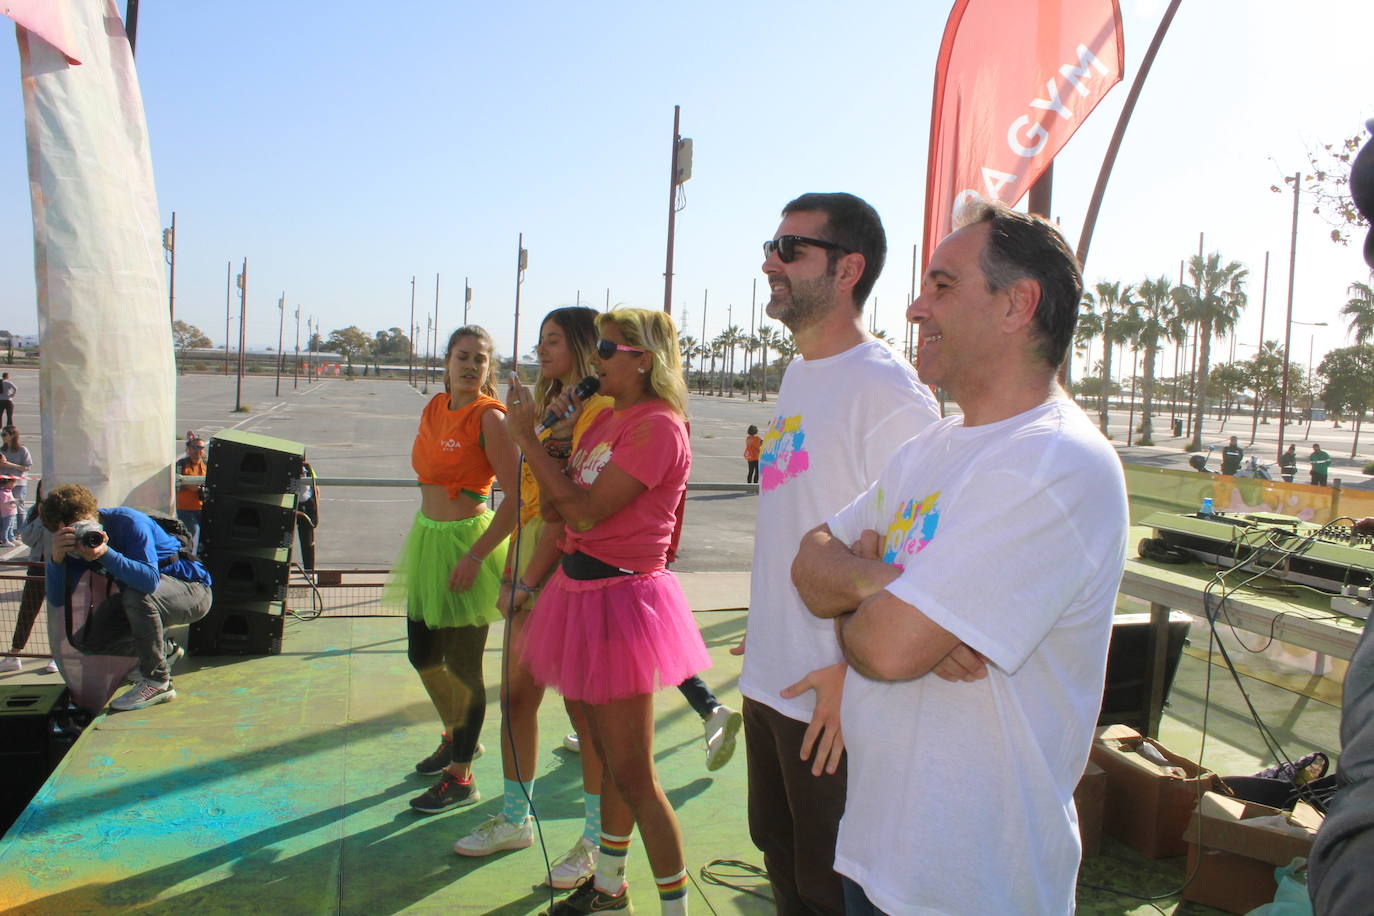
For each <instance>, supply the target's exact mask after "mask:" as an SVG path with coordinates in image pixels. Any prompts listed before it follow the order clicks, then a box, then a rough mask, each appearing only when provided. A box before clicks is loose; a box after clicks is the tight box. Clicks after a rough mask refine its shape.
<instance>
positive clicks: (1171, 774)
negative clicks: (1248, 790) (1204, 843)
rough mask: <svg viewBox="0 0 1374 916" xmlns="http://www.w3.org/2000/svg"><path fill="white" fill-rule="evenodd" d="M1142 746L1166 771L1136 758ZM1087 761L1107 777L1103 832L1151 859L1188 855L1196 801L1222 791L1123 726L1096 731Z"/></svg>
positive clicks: (1188, 764) (1179, 759)
mask: <svg viewBox="0 0 1374 916" xmlns="http://www.w3.org/2000/svg"><path fill="white" fill-rule="evenodd" d="M1142 743H1148V744H1150V745H1152V746H1153V747H1154V749H1155V750H1157V751H1158V752H1159V754H1160V755H1161V756H1162V757H1163V758H1164V759H1165V760H1166V761H1167V765H1166V766H1160V765H1158V764H1156V763H1152V762H1150V761H1149V760H1147V759H1145V758H1144V757H1142V756H1141V755H1140V754H1139V753H1137V752H1136V748H1138V747H1139V746H1140V745H1141V744H1142ZM1118 745H1120V746H1118ZM1089 759H1090V760H1091V761H1092V762H1093V763H1095V764H1097V765H1098V766H1100V767H1101V768H1102V769H1103V770H1105V771H1106V773H1107V797H1106V802H1105V804H1104V806H1103V810H1102V829H1103V830H1105V831H1106V832H1107V833H1108V834H1110V835H1111V836H1114V837H1116V838H1117V839H1119V840H1121V841H1122V842H1123V843H1126V844H1127V845H1129V846H1131V847H1133V848H1135V849H1136V850H1138V851H1139V852H1140V853H1141V854H1142V855H1144V856H1147V857H1148V858H1151V859H1158V858H1162V857H1164V856H1181V855H1183V854H1184V853H1186V852H1187V851H1188V845H1187V844H1186V843H1185V842H1184V840H1183V830H1184V828H1185V827H1187V826H1188V818H1189V817H1190V816H1192V813H1193V809H1194V807H1196V805H1197V800H1198V797H1199V796H1200V795H1201V794H1202V793H1203V792H1205V791H1207V790H1209V789H1214V788H1220V781H1219V780H1218V779H1217V777H1216V775H1215V774H1213V773H1210V772H1206V771H1204V770H1202V769H1201V768H1200V767H1199V766H1198V765H1197V764H1196V763H1194V762H1193V761H1191V760H1189V759H1187V758H1186V757H1180V756H1179V755H1177V754H1175V753H1174V752H1172V751H1170V750H1169V749H1168V748H1166V747H1164V746H1163V745H1161V744H1160V743H1159V742H1157V741H1155V740H1153V739H1151V738H1145V737H1142V736H1141V734H1140V733H1139V732H1137V731H1136V730H1135V729H1133V728H1129V727H1127V726H1125V725H1108V726H1106V727H1104V728H1099V729H1098V730H1097V734H1096V737H1095V738H1094V740H1093V746H1092V752H1091V754H1090V757H1089ZM1180 772H1181V774H1182V775H1179V773H1180Z"/></svg>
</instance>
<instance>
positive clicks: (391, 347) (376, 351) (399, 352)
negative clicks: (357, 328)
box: [372, 328, 410, 358]
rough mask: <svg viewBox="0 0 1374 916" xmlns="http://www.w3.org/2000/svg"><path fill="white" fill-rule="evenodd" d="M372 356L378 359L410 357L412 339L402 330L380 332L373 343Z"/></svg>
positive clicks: (393, 329)
mask: <svg viewBox="0 0 1374 916" xmlns="http://www.w3.org/2000/svg"><path fill="white" fill-rule="evenodd" d="M372 354H373V356H376V357H398V358H404V357H407V356H409V355H410V338H409V337H407V336H406V332H405V331H403V330H401V329H400V328H390V329H388V330H385V331H378V332H377V334H376V336H375V337H374V339H373V342H372Z"/></svg>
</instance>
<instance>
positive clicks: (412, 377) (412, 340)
mask: <svg viewBox="0 0 1374 916" xmlns="http://www.w3.org/2000/svg"><path fill="white" fill-rule="evenodd" d="M406 334H407V336H408V337H410V355H409V356H408V357H407V358H408V359H409V360H410V368H409V370H408V371H407V373H406V376H407V378H409V379H410V387H412V388H414V387H415V278H414V277H413V276H412V277H411V278H410V326H409V327H407V328H406Z"/></svg>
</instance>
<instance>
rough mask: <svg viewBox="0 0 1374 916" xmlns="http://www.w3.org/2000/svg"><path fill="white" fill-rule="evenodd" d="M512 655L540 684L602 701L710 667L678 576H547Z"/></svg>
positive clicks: (578, 697)
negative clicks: (514, 655) (515, 656)
mask: <svg viewBox="0 0 1374 916" xmlns="http://www.w3.org/2000/svg"><path fill="white" fill-rule="evenodd" d="M516 650H517V651H518V652H519V653H520V655H521V660H522V661H523V662H524V663H525V666H526V667H527V668H529V670H530V672H531V673H532V674H533V675H534V677H535V679H536V680H538V681H539V682H540V683H543V684H549V685H551V686H553V687H555V688H556V689H557V690H558V692H559V693H561V694H562V695H563V696H565V697H567V698H568V699H570V700H580V701H582V702H584V703H593V704H598V705H600V704H603V703H610V702H612V701H614V700H621V699H624V698H626V697H632V696H639V695H641V694H646V693H653V692H654V691H656V690H658V689H660V688H662V687H676V686H677V685H678V684H680V683H682V682H683V681H685V680H686V679H687V678H689V677H691V676H692V675H694V674H696V673H697V672H699V671H704V670H706V669H707V668H709V667H710V666H711V657H710V655H708V654H707V652H706V643H705V642H703V641H702V638H701V632H700V631H699V630H698V629H697V625H696V621H695V620H694V619H693V617H692V611H691V609H690V608H689V607H687V599H686V598H685V597H684V596H683V594H682V588H681V586H679V585H678V582H677V577H676V576H674V575H673V574H672V573H671V572H669V571H668V570H666V569H660V570H656V571H655V572H648V573H637V574H635V575H633V576H616V577H614V578H611V579H589V580H580V579H569V578H568V577H567V576H566V575H564V573H563V570H562V569H558V570H556V571H555V572H554V574H553V576H552V577H550V579H549V582H548V584H547V585H545V586H544V590H543V591H542V592H540V594H539V600H538V601H537V602H536V603H535V606H534V610H533V611H531V612H530V616H529V620H527V621H526V622H525V626H524V629H523V632H522V633H521V635H520V640H519V644H518V645H517V647H516Z"/></svg>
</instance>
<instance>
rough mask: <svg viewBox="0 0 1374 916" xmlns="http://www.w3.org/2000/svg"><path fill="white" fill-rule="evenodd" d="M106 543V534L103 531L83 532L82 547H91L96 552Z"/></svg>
mask: <svg viewBox="0 0 1374 916" xmlns="http://www.w3.org/2000/svg"><path fill="white" fill-rule="evenodd" d="M103 543H105V532H103V531H83V532H81V546H82V547H89V548H91V549H92V550H94V549H95V548H96V547H99V546H100V545H101V544H103Z"/></svg>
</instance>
